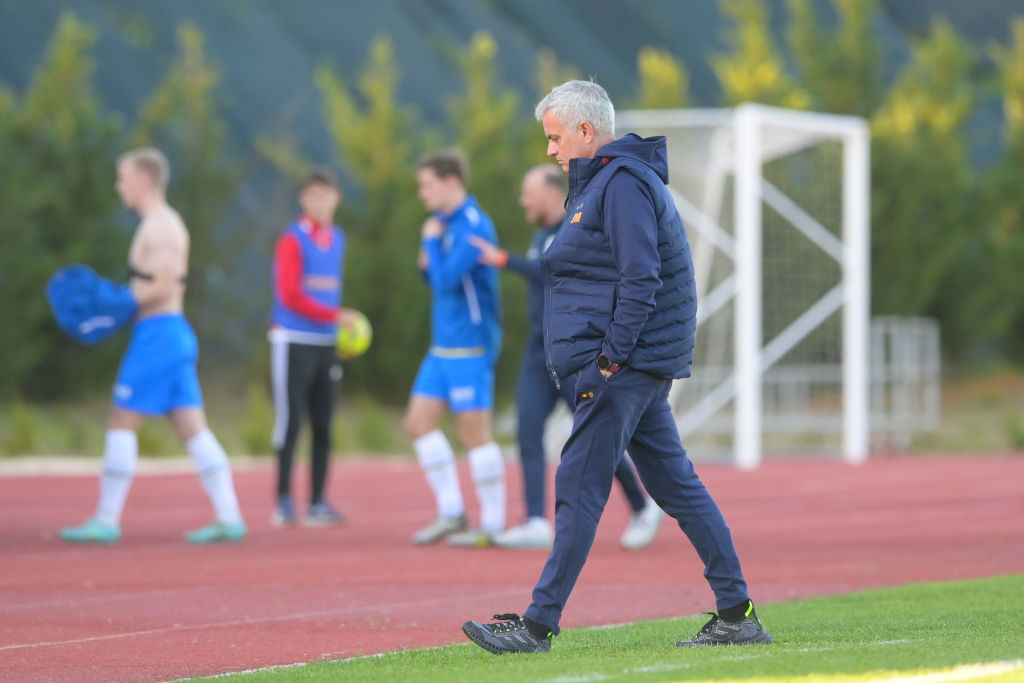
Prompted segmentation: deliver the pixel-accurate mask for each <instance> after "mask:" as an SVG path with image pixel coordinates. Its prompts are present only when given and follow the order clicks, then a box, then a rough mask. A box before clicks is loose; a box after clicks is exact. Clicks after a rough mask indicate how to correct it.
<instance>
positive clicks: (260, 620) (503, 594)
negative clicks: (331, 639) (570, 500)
mask: <svg viewBox="0 0 1024 683" xmlns="http://www.w3.org/2000/svg"><path fill="white" fill-rule="evenodd" d="M516 595H522V591H521V590H515V591H512V590H507V591H500V592H495V593H482V594H477V595H474V596H473V599H474V600H478V599H481V598H507V597H512V596H516ZM452 599H453V598H452V597H450V596H445V597H442V598H431V599H429V600H412V601H410V602H395V603H389V604H384V605H360V606H357V607H346V608H344V609H328V610H317V611H315V612H303V613H300V614H284V615H280V616H271V617H256V618H248V619H233V620H230V621H218V622H215V623H212V624H192V625H181V624H175V625H174V626H169V627H165V628H151V629H146V630H144V631H130V632H128V633H111V634H108V635H105V636H89V637H87V638H72V639H69V640H52V641H43V642H39V643H18V644H15V645H2V646H0V652H4V651H6V650H20V649H25V648H36V647H53V646H60V645H75V644H78V643H92V642H96V641H101V640H117V639H120V638H136V637H139V636H149V635H154V634H158V633H172V632H176V631H200V630H203V629H210V628H226V627H229V626H248V625H251V624H266V623H271V622H275V621H301V620H303V619H311V618H313V617H331V616H339V615H342V614H352V613H358V612H364V611H368V610H372V611H374V612H379V611H381V610H389V609H402V608H406V607H421V606H423V605H432V604H435V603H439V602H451V601H452Z"/></svg>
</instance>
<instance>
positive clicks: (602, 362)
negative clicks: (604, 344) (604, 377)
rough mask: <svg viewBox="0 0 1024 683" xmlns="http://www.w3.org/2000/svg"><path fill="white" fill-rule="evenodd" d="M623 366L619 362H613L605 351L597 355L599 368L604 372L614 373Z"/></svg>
mask: <svg viewBox="0 0 1024 683" xmlns="http://www.w3.org/2000/svg"><path fill="white" fill-rule="evenodd" d="M621 368H622V366H621V365H619V364H618V363H613V362H612V361H611V359H610V358H608V356H606V355H604V354H603V353H602V354H600V355H599V356H598V357H597V369H598V370H602V371H604V372H610V373H612V374H613V375H614V374H615V373H616V372H618V371H619V370H620V369H621Z"/></svg>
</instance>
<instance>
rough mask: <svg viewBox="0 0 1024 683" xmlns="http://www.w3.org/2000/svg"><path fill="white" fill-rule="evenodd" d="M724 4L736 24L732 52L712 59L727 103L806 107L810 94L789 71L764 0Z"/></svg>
mask: <svg viewBox="0 0 1024 683" xmlns="http://www.w3.org/2000/svg"><path fill="white" fill-rule="evenodd" d="M722 7H723V9H724V10H725V11H726V13H728V15H729V16H730V17H731V18H732V20H733V22H734V24H735V26H734V29H733V31H732V32H731V33H730V34H729V35H727V36H726V42H727V44H729V45H730V47H731V48H732V53H731V54H729V55H719V56H718V57H716V58H715V59H713V60H712V66H713V67H714V71H715V75H717V76H718V80H719V82H720V83H721V84H722V91H723V93H724V97H725V100H726V103H727V104H729V105H730V106H735V105H738V104H742V103H743V102H760V103H761V104H770V105H775V106H779V107H789V108H791V109H806V108H807V107H808V106H809V105H810V101H811V98H810V95H809V94H808V93H807V91H806V90H804V89H803V88H801V87H800V86H798V85H797V84H796V82H795V81H794V80H793V78H792V77H791V76H789V74H788V73H787V72H786V67H785V64H784V63H783V61H782V55H781V51H780V49H779V46H778V45H776V43H775V40H774V38H773V37H772V34H771V31H770V30H769V26H768V12H767V9H766V8H765V5H764V3H763V1H762V0H723V2H722Z"/></svg>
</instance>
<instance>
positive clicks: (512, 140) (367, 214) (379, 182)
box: [267, 33, 544, 400]
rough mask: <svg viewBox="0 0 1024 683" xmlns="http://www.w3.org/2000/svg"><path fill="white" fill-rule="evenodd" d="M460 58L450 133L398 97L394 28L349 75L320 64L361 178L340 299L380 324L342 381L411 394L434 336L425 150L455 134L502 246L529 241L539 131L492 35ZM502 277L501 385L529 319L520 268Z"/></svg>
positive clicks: (348, 223) (351, 164)
mask: <svg viewBox="0 0 1024 683" xmlns="http://www.w3.org/2000/svg"><path fill="white" fill-rule="evenodd" d="M454 59H456V60H457V63H458V65H459V67H460V69H461V71H462V75H463V86H464V89H463V90H462V92H460V93H457V94H452V95H450V96H449V100H448V105H449V106H448V111H449V121H450V130H451V131H452V132H451V134H450V135H444V134H442V133H440V132H438V131H435V130H432V129H429V128H427V127H425V126H424V125H422V124H421V123H420V122H419V121H418V118H417V117H416V115H415V113H414V112H413V111H412V110H411V109H410V108H408V107H403V106H401V105H400V104H399V103H398V102H397V101H396V91H397V86H398V83H399V79H400V72H399V68H398V65H397V63H396V62H395V57H394V50H393V47H392V45H391V42H390V41H389V40H388V39H387V38H377V39H376V40H374V42H373V44H372V45H371V48H370V54H369V59H368V63H367V64H366V66H365V67H364V68H363V70H362V71H361V72H360V73H359V74H358V75H357V77H356V79H355V83H354V85H350V84H348V83H346V82H345V81H343V80H342V79H340V78H339V77H338V76H337V75H336V74H335V73H334V72H332V71H331V70H330V69H329V68H327V67H322V68H320V69H318V71H317V74H316V81H317V84H318V86H319V88H320V91H321V93H322V95H323V98H324V105H325V113H326V117H327V122H328V129H329V130H330V132H331V137H332V141H333V143H334V145H335V148H336V150H337V152H338V156H339V158H340V160H341V162H342V163H343V164H344V165H345V167H346V169H347V170H348V172H349V174H350V175H351V176H352V177H353V178H355V180H356V182H357V184H358V186H359V187H358V193H357V199H355V200H353V201H351V202H346V204H344V205H343V206H342V209H341V217H342V223H343V227H345V229H346V232H347V233H348V236H349V247H348V250H349V257H348V259H347V261H346V264H345V269H346V272H345V281H346V283H345V288H346V289H345V302H346V305H348V306H352V307H354V308H358V309H359V310H361V311H363V312H364V313H366V315H367V317H369V319H370V321H371V322H372V323H373V326H374V343H373V347H371V349H370V351H369V353H368V354H367V355H366V356H364V357H363V358H361V359H360V360H359V361H358V362H354V363H351V364H349V365H348V366H347V367H346V382H347V384H348V386H352V387H353V388H354V389H355V391H356V392H357V393H358V392H363V391H368V392H370V393H372V394H373V395H376V396H378V397H383V398H387V399H391V400H395V399H404V398H405V397H406V396H407V392H408V390H409V386H410V384H411V383H412V378H413V377H414V376H415V373H416V368H417V366H418V364H419V362H420V359H421V357H422V353H423V352H424V351H425V350H426V346H427V343H428V335H429V319H428V313H429V306H430V302H429V291H428V289H427V287H426V285H425V284H424V283H423V280H422V277H421V276H420V273H419V271H418V269H417V267H416V255H417V252H418V248H419V228H420V226H421V225H422V223H423V220H424V219H425V218H426V212H425V210H424V209H423V207H422V205H421V203H420V201H419V198H418V197H417V192H416V184H415V166H416V160H417V158H418V157H419V156H420V155H422V154H423V153H425V152H427V151H429V150H432V149H434V148H437V147H439V146H441V145H442V144H443V141H444V140H446V139H448V140H451V142H450V143H449V144H453V145H455V146H458V147H460V148H461V149H462V150H463V151H464V152H465V153H466V155H467V157H468V158H469V160H470V180H469V190H470V192H472V193H474V194H475V195H476V196H477V198H478V199H479V201H480V204H481V206H482V207H483V209H484V210H485V211H486V212H487V213H488V214H490V215H491V217H492V218H493V219H494V221H495V224H496V226H497V228H498V232H499V235H500V240H501V241H502V243H503V245H504V246H506V247H508V248H510V249H512V250H522V249H524V248H525V246H526V245H527V244H528V242H529V236H530V234H531V232H532V228H531V227H530V226H526V225H525V224H524V219H523V216H522V210H521V208H520V207H519V205H518V196H519V184H520V181H521V178H522V174H523V173H524V172H525V171H526V169H527V168H528V167H529V166H531V165H532V164H534V163H537V162H540V161H542V160H543V159H544V156H543V154H544V143H543V136H542V135H541V133H540V131H539V129H538V128H537V125H536V123H534V122H533V121H532V119H530V118H526V117H524V116H523V115H522V114H523V112H522V106H521V103H520V101H519V98H518V96H517V95H516V94H515V92H514V91H512V90H511V89H508V88H502V87H501V86H500V84H499V83H498V82H497V80H496V75H495V74H496V68H495V65H496V59H497V43H496V42H495V41H494V39H493V38H492V37H491V36H490V35H488V34H486V33H478V34H476V35H474V36H473V38H472V39H471V41H470V44H469V45H468V46H467V47H466V48H465V49H463V50H460V51H457V52H456V53H455V54H454ZM382 141H387V143H386V144H384V143H382ZM267 153H268V154H274V155H276V156H278V157H283V158H284V160H285V161H287V153H282V150H281V148H280V147H275V146H273V145H270V146H268V147H267ZM502 287H503V289H504V293H503V297H502V300H503V307H504V324H505V329H506V335H505V343H504V349H505V351H504V355H503V362H502V364H501V370H500V371H499V374H500V379H499V384H500V385H504V386H512V384H513V383H514V382H513V376H514V372H515V366H516V362H515V359H516V358H517V357H518V354H519V347H520V346H521V344H522V340H523V335H524V334H525V328H526V323H525V303H524V300H525V292H524V285H523V283H522V282H521V281H519V279H518V278H503V281H502ZM396 295H397V296H396Z"/></svg>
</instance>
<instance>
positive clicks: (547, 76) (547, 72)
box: [530, 47, 582, 115]
mask: <svg viewBox="0 0 1024 683" xmlns="http://www.w3.org/2000/svg"><path fill="white" fill-rule="evenodd" d="M580 78H582V76H581V75H580V72H579V69H577V68H575V67H574V66H572V65H566V64H560V63H559V61H558V55H556V54H555V51H554V50H552V49H551V48H549V47H542V48H541V49H539V50H537V71H536V74H535V76H534V85H536V87H537V93H536V94H537V101H538V102H539V101H540V100H541V99H542V98H543V97H544V96H545V95H547V94H548V93H549V92H551V89H552V88H554V87H555V86H556V85H561V84H562V83H565V82H566V81H575V80H578V79H580ZM530 114H531V115H532V114H533V107H531V108H530Z"/></svg>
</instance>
